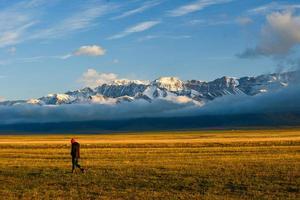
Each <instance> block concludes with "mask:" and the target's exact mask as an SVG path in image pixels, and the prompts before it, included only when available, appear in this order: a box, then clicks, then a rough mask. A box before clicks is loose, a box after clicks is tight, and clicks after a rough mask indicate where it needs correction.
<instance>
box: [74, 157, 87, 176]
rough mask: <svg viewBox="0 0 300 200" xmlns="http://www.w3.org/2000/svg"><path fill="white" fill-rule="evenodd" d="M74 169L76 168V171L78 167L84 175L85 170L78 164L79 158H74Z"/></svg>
mask: <svg viewBox="0 0 300 200" xmlns="http://www.w3.org/2000/svg"><path fill="white" fill-rule="evenodd" d="M73 163H74V164H73V167H74V169H75V167H78V168H79V169H80V170H81V172H82V173H84V172H85V171H84V169H83V168H82V167H81V166H80V165H79V163H78V158H74V159H73Z"/></svg>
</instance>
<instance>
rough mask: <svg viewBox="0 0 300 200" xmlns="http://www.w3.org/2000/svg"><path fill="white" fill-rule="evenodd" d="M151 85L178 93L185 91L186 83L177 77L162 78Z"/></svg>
mask: <svg viewBox="0 0 300 200" xmlns="http://www.w3.org/2000/svg"><path fill="white" fill-rule="evenodd" d="M151 84H152V85H155V86H157V87H159V88H164V89H167V90H169V91H171V92H177V91H180V90H183V89H184V83H183V82H182V81H181V80H180V79H179V78H177V77H160V78H158V79H156V80H154V81H153V82H152V83H151Z"/></svg>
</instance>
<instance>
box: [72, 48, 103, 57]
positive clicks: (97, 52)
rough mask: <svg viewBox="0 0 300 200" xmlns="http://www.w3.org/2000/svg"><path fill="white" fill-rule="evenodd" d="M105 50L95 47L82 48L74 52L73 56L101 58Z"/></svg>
mask: <svg viewBox="0 0 300 200" xmlns="http://www.w3.org/2000/svg"><path fill="white" fill-rule="evenodd" d="M105 52H106V50H105V49H103V48H102V47H100V46H97V45H89V46H82V47H80V48H79V49H78V50H76V51H75V52H74V55H75V56H82V55H86V56H103V55H104V54H105Z"/></svg>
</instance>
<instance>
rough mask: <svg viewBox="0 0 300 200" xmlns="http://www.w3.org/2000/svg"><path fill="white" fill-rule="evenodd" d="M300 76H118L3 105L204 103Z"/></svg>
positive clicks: (297, 73) (273, 87) (250, 92)
mask: <svg viewBox="0 0 300 200" xmlns="http://www.w3.org/2000/svg"><path fill="white" fill-rule="evenodd" d="M299 77H300V71H295V72H285V73H277V74H267V75H261V76H257V77H242V78H232V77H226V76H224V77H221V78H218V79H216V80H214V81H210V82H205V81H199V80H188V81H182V80H180V79H179V78H177V77H160V78H158V79H156V80H154V81H152V82H149V81H139V80H127V79H121V80H115V81H113V82H112V83H110V84H103V85H99V86H98V87H96V88H89V87H86V88H83V89H80V90H75V91H69V92H66V93H64V94H49V95H47V96H44V97H41V98H38V99H29V100H19V101H3V102H0V105H5V106H14V105H20V104H29V105H40V106H44V105H63V104H107V105H114V104H119V103H125V102H127V103H128V102H133V101H145V102H149V103H151V102H152V101H153V100H155V99H163V100H166V101H172V102H176V103H194V104H196V105H204V104H205V103H206V102H208V101H212V100H214V99H215V98H220V97H223V96H226V95H248V96H254V95H258V94H262V93H266V92H272V91H276V90H278V89H280V88H284V87H287V86H288V85H289V84H290V83H292V82H295V81H297V80H300V79H299Z"/></svg>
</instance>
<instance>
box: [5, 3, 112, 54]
mask: <svg viewBox="0 0 300 200" xmlns="http://www.w3.org/2000/svg"><path fill="white" fill-rule="evenodd" d="M57 3H60V0H53V1H46V0H30V1H19V2H17V3H12V5H11V6H9V7H6V8H0V48H2V47H7V46H11V45H16V44H18V43H21V42H24V41H28V40H36V39H40V40H44V39H47V40H48V39H55V38H59V37H63V36H65V35H69V34H72V33H74V32H78V31H86V30H88V29H89V28H91V27H93V26H95V25H96V24H97V23H96V19H98V18H99V17H101V16H103V15H105V14H107V13H109V12H112V11H113V10H114V9H115V8H117V5H116V4H113V3H107V2H106V3H105V2H104V1H86V2H82V3H81V4H82V5H80V8H81V9H80V10H75V11H74V12H72V14H67V16H66V17H62V19H61V20H59V21H57V22H55V23H50V24H49V23H47V22H49V21H47V19H43V18H42V17H43V13H50V14H51V12H52V10H51V9H48V8H50V7H49V6H50V5H55V4H57ZM52 14H53V13H52Z"/></svg>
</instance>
